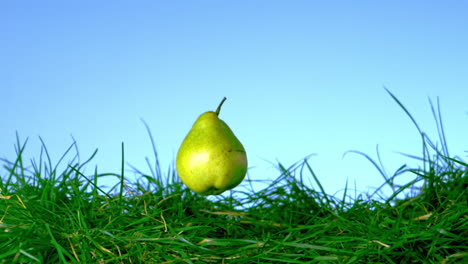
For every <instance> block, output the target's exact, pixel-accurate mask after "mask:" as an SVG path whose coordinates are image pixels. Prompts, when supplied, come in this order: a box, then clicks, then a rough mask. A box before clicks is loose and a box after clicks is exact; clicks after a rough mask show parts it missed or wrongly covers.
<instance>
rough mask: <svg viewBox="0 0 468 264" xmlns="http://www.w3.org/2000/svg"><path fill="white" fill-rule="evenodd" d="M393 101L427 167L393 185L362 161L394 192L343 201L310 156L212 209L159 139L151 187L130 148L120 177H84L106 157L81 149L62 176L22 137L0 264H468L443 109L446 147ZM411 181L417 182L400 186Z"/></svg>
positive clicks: (1, 229) (9, 187) (3, 186)
mask: <svg viewBox="0 0 468 264" xmlns="http://www.w3.org/2000/svg"><path fill="white" fill-rule="evenodd" d="M389 94H390V96H391V97H392V98H393V99H394V100H395V101H396V103H397V104H398V105H399V106H400V107H401V108H402V109H403V110H404V112H405V113H406V114H407V115H408V116H409V118H410V119H411V120H412V122H413V123H414V124H415V126H416V128H417V130H418V132H419V133H420V135H421V140H422V156H420V157H418V156H414V155H409V154H403V155H405V156H406V157H408V158H409V159H416V160H418V161H419V162H420V166H419V167H417V168H408V167H406V166H401V167H400V168H399V169H398V170H397V171H396V172H395V173H394V174H393V175H390V174H388V173H387V172H386V171H385V169H384V168H383V165H382V164H383V162H382V161H381V160H380V156H378V161H374V160H373V159H372V158H371V157H370V156H368V155H366V154H365V153H362V152H359V151H351V152H350V153H357V154H359V155H363V157H365V158H366V159H368V160H369V161H370V162H371V164H373V165H374V166H375V167H376V168H377V169H378V171H379V172H380V173H381V174H382V177H383V181H384V183H383V184H382V186H380V187H379V188H378V189H377V190H376V191H375V192H374V193H371V194H357V195H355V197H352V196H351V194H350V192H349V191H348V184H347V183H346V186H344V187H345V191H344V194H343V196H342V197H334V196H332V195H329V194H327V193H326V190H325V189H324V188H323V186H322V185H321V184H320V180H319V179H320V177H319V176H318V175H316V174H315V173H314V171H313V169H312V166H311V162H310V158H309V157H308V158H306V159H304V160H302V161H300V162H297V163H295V164H292V165H291V166H284V165H283V164H281V163H279V164H278V174H279V176H278V177H277V178H276V179H275V180H273V181H271V182H270V183H269V185H268V186H267V187H266V188H264V189H262V190H260V191H257V192H253V191H248V190H247V191H239V190H235V191H232V192H231V193H230V195H224V196H220V197H219V198H218V199H215V200H214V201H213V200H210V199H207V198H206V197H203V196H199V195H196V194H194V193H192V192H190V191H189V190H188V189H186V188H185V187H184V186H183V185H182V184H181V183H180V181H179V180H178V179H177V174H176V172H175V170H174V168H173V167H172V168H170V169H169V170H168V171H167V173H166V174H165V175H164V173H163V172H162V171H161V169H160V166H159V163H158V161H157V152H156V148H155V144H154V141H153V140H152V144H153V149H154V154H155V160H156V162H155V163H154V165H151V163H150V162H149V160H147V162H148V165H149V166H150V171H151V175H146V174H144V173H143V172H141V171H140V170H138V169H136V168H133V170H134V171H135V172H136V173H137V174H139V175H140V177H139V178H138V179H137V180H136V181H135V182H128V180H127V179H125V175H124V164H125V158H124V145H123V144H122V166H121V172H120V173H119V174H114V173H98V172H97V171H94V173H92V174H91V175H85V174H84V171H83V168H84V166H85V165H86V164H87V163H88V162H89V161H90V160H91V159H92V158H93V157H94V156H95V155H96V152H94V153H93V155H91V157H90V158H89V159H88V160H86V161H85V162H83V163H80V162H78V160H79V158H78V150H77V147H76V143H73V144H72V145H71V146H70V147H69V148H68V149H67V150H66V152H65V153H64V155H63V156H62V157H61V158H60V159H59V162H57V164H55V165H53V163H52V161H51V159H50V156H49V154H48V151H47V148H46V147H45V144H44V143H43V142H42V139H41V142H42V143H43V144H42V148H41V151H40V155H39V160H38V161H35V160H32V161H31V162H30V164H29V165H26V163H25V161H24V158H23V156H24V151H25V148H26V145H27V140H25V141H24V142H21V141H20V139H19V136H17V138H16V149H15V150H16V159H15V160H14V161H9V160H6V159H2V160H1V162H2V165H3V168H4V169H5V174H4V175H1V178H0V248H1V250H0V263H463V262H465V263H466V262H468V191H467V190H468V180H467V179H468V177H467V176H468V175H467V174H468V172H467V168H468V164H467V163H465V162H464V161H463V160H462V159H460V158H459V157H452V156H450V155H449V150H448V146H447V142H446V139H445V132H444V130H443V125H442V118H441V116H440V107H439V103H438V102H437V108H436V107H434V106H433V104H432V102H430V104H431V110H432V113H433V115H434V119H435V121H436V124H437V128H438V132H439V133H438V135H439V138H438V139H437V142H438V143H435V141H432V140H431V139H430V138H429V137H428V136H427V134H425V133H424V132H423V130H422V129H421V128H420V127H419V126H418V124H417V123H416V121H415V119H414V118H413V117H412V116H411V114H410V112H409V111H408V110H407V109H406V108H405V107H404V106H403V104H402V103H401V102H400V101H399V100H398V99H397V98H396V97H395V96H394V95H393V94H391V93H390V92H389ZM148 133H149V134H150V138H151V139H152V137H151V133H150V132H149V129H148ZM74 149H75V151H76V154H75V155H74V156H72V157H71V159H70V161H69V162H68V163H67V164H66V166H61V165H63V162H64V161H65V160H66V159H67V158H68V157H69V156H70V155H72V152H73V150H74ZM377 153H378V149H377ZM61 167H64V169H63V170H62V171H59V168H61ZM403 173H411V174H413V175H414V180H411V181H410V182H408V183H407V184H403V185H401V186H400V185H397V184H396V183H395V181H394V180H395V178H397V177H399V176H400V175H402V174H403ZM109 176H111V177H116V178H118V179H119V183H118V184H117V185H116V186H113V187H111V188H110V189H109V190H103V189H102V188H100V187H99V184H98V183H99V179H100V178H102V177H109ZM306 180H308V181H310V180H312V181H313V182H314V183H315V184H314V185H316V186H318V189H317V190H314V189H312V188H310V187H309V186H308V185H307V184H305V181H306ZM384 186H389V187H390V188H391V190H392V191H393V193H392V194H391V195H390V196H388V197H385V196H384V195H383V194H382V193H381V192H380V190H381V189H382V188H383V187H384ZM415 190H416V191H415Z"/></svg>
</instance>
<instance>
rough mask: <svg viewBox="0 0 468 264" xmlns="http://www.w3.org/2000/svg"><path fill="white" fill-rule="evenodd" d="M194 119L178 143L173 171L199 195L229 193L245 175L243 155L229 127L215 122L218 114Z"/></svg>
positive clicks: (244, 157)
mask: <svg viewBox="0 0 468 264" xmlns="http://www.w3.org/2000/svg"><path fill="white" fill-rule="evenodd" d="M225 100H226V98H224V99H223V100H222V101H221V103H220V104H219V106H218V109H217V110H216V112H212V111H209V112H206V113H203V114H202V115H200V116H199V117H198V119H197V120H196V121H195V123H194V124H193V126H192V129H191V130H190V131H189V133H188V134H187V136H186V137H185V139H184V141H183V142H182V144H181V146H180V148H179V151H178V153H177V158H176V169H177V172H178V174H179V177H180V179H181V180H182V182H183V183H184V184H185V185H186V186H187V187H189V188H190V189H191V190H192V191H194V192H196V193H199V194H202V195H218V194H221V193H222V192H224V191H226V190H230V189H232V188H234V187H236V186H237V185H239V183H241V182H242V180H243V179H244V177H245V174H246V173H247V153H246V152H245V149H244V147H243V146H242V144H241V142H240V141H239V140H238V139H237V137H236V136H235V135H234V133H233V132H232V130H231V129H230V128H229V126H228V125H227V124H226V123H225V122H224V121H223V120H221V119H219V117H218V115H219V111H220V109H221V106H222V104H223V103H224V101H225Z"/></svg>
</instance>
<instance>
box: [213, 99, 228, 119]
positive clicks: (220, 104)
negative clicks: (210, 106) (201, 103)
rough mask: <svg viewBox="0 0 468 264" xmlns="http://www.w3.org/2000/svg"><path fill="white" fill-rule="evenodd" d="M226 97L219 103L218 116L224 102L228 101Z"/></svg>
mask: <svg viewBox="0 0 468 264" xmlns="http://www.w3.org/2000/svg"><path fill="white" fill-rule="evenodd" d="M226 99H227V98H226V97H224V98H223V100H222V101H221V103H219V105H218V108H216V112H215V113H216V115H219V111H221V106H222V105H223V104H224V101H226Z"/></svg>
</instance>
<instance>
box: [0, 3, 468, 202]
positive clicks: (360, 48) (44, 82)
mask: <svg viewBox="0 0 468 264" xmlns="http://www.w3.org/2000/svg"><path fill="white" fill-rule="evenodd" d="M467 13H468V5H467V4H466V3H465V2H463V1H443V2H442V1H3V2H2V3H0V32H1V35H0V38H1V41H0V91H1V93H0V96H1V97H0V98H1V105H2V109H3V114H2V117H1V122H0V128H1V129H0V157H2V158H7V159H10V160H13V159H14V158H15V152H14V147H13V145H14V143H15V133H16V132H18V133H19V135H20V138H21V139H22V140H24V139H26V138H27V137H29V141H28V147H27V152H26V156H25V157H26V159H27V160H28V159H31V158H35V159H37V158H38V155H39V153H40V141H39V139H38V136H41V137H42V138H43V139H44V141H45V143H46V146H47V147H48V150H49V152H50V154H51V157H52V160H53V162H57V161H58V159H59V158H60V156H61V155H62V154H63V153H64V151H65V150H66V149H67V148H68V147H69V146H70V144H71V143H72V142H73V138H74V139H76V141H77V143H78V146H79V149H80V157H81V160H82V161H84V160H86V158H87V157H89V156H90V155H91V154H92V153H93V151H94V150H95V149H96V148H98V149H99V152H98V154H97V156H96V158H95V159H94V160H93V162H92V163H91V164H90V166H88V167H87V168H86V172H87V173H89V174H92V173H93V171H94V166H97V167H98V171H99V172H117V173H118V172H119V171H120V163H121V153H120V150H121V142H124V143H125V156H126V158H125V160H126V162H128V163H130V164H132V165H134V166H135V167H137V168H139V169H140V170H142V171H145V172H147V173H149V170H148V168H147V165H146V162H145V157H147V156H149V157H151V156H152V150H151V145H150V139H149V137H148V135H147V133H146V130H145V127H144V125H143V123H142V122H141V120H140V119H144V120H145V121H146V122H147V123H148V125H149V127H150V128H151V131H152V133H153V135H154V138H155V141H156V145H157V148H158V151H159V155H160V162H161V165H162V169H163V171H166V170H167V168H169V167H170V166H173V162H174V159H175V155H176V153H177V149H178V147H179V145H180V143H181V142H182V140H183V138H184V136H185V135H186V133H187V132H188V131H189V129H190V128H191V125H192V124H193V122H194V121H195V119H196V118H197V117H198V115H200V114H201V113H203V112H205V111H208V110H215V109H216V107H217V105H218V104H219V102H220V100H221V99H222V98H223V97H224V96H226V97H227V98H228V100H227V101H226V102H225V104H224V106H223V109H222V111H221V115H220V117H221V118H222V119H223V120H224V121H225V122H226V123H227V124H228V125H229V126H230V127H231V128H232V129H233V131H234V132H235V134H236V135H237V136H238V138H239V139H240V140H241V142H242V143H243V144H244V146H245V148H246V150H247V153H248V157H249V166H250V168H249V177H250V178H251V179H253V180H259V179H269V178H275V177H276V176H277V175H278V171H277V169H275V166H274V164H275V163H276V162H277V161H279V162H281V163H283V164H284V165H285V166H288V165H291V164H292V163H294V162H296V161H299V160H301V159H302V158H304V157H305V156H307V155H309V154H316V155H315V156H312V157H311V158H310V163H311V165H312V167H313V168H314V170H315V172H316V174H317V175H318V177H319V179H320V180H321V181H322V184H323V185H324V187H325V189H326V190H327V191H328V192H329V193H332V194H333V193H335V192H337V191H340V190H341V189H342V188H343V187H344V185H345V182H346V180H347V179H348V180H349V182H350V185H351V187H352V188H354V185H355V186H356V187H357V189H358V190H359V191H366V190H368V188H372V187H377V186H379V185H380V184H381V183H382V182H383V179H382V177H381V176H380V175H379V173H378V172H377V171H376V170H375V169H374V168H373V167H372V165H371V164H370V163H369V162H368V161H366V160H365V159H364V158H362V157H360V156H359V155H346V156H345V157H344V158H343V154H344V153H345V152H346V151H348V150H352V149H354V150H359V151H362V152H365V153H367V154H369V155H371V156H372V157H376V146H377V145H379V149H380V153H381V156H382V159H383V163H384V165H386V168H387V170H388V172H389V173H390V174H391V173H393V172H394V171H395V170H396V169H397V168H398V167H400V166H401V165H403V164H405V163H406V164H408V165H410V166H411V165H412V166H417V165H418V164H419V163H417V162H416V161H412V160H410V159H408V158H406V157H404V156H402V155H401V154H398V153H397V152H404V153H409V154H414V155H419V156H420V155H421V141H420V137H419V135H418V132H417V130H416V129H415V127H414V126H413V124H412V123H411V121H410V120H409V119H408V118H407V117H406V116H405V114H404V113H403V111H402V110H401V109H400V108H399V107H398V105H397V104H396V103H395V102H394V101H393V100H392V99H391V97H390V96H389V95H388V94H387V92H386V91H385V89H384V87H387V88H388V89H389V90H390V91H392V92H393V93H394V94H395V95H396V96H397V97H398V98H399V99H400V100H401V101H402V102H403V103H404V104H405V105H406V107H408V109H409V110H410V111H411V112H412V114H413V115H414V116H415V118H416V119H417V120H418V122H419V124H420V126H421V127H422V128H423V130H425V131H426V132H427V133H428V134H429V135H431V136H434V135H436V131H437V130H436V127H435V125H434V122H433V118H432V114H431V110H430V106H429V103H428V98H431V99H432V100H434V101H436V99H437V96H439V98H440V102H441V108H442V114H443V121H444V125H445V128H446V135H447V139H448V143H449V149H450V151H451V153H452V155H459V156H461V157H463V158H465V157H466V153H465V150H468V143H467V131H468V114H467V112H468V104H467V102H468V49H467V47H468V19H466V14H467ZM72 137H73V138H72ZM127 169H129V168H128V167H127ZM130 171H131V170H130V169H129V171H128V172H127V176H128V177H129V178H131V177H132V176H133V174H132V173H131V172H130ZM2 175H5V172H4V171H2ZM407 176H408V178H406V179H403V178H402V179H401V182H402V183H404V182H407V179H409V178H413V176H412V175H407ZM101 184H103V185H107V186H109V185H111V184H112V181H111V179H108V181H103V182H101ZM239 188H242V187H239Z"/></svg>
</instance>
